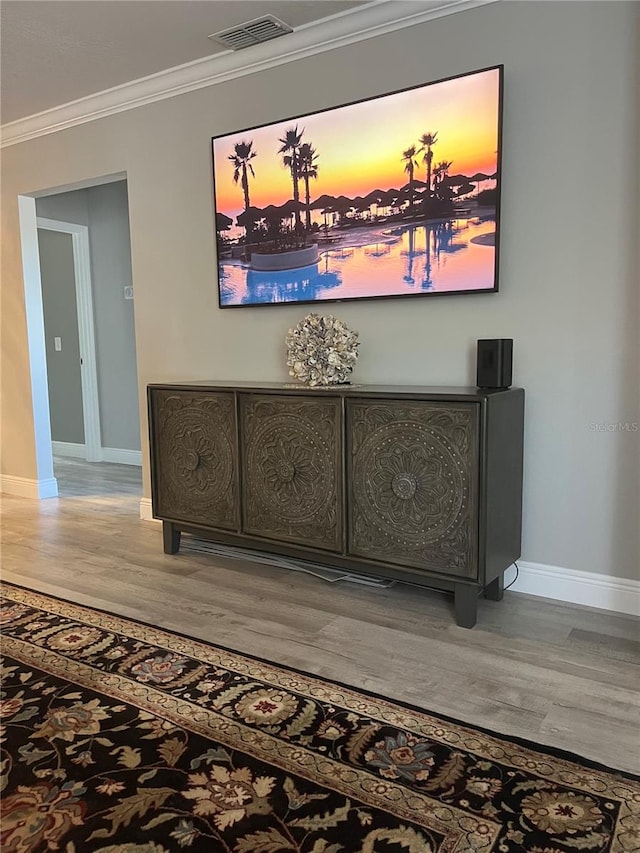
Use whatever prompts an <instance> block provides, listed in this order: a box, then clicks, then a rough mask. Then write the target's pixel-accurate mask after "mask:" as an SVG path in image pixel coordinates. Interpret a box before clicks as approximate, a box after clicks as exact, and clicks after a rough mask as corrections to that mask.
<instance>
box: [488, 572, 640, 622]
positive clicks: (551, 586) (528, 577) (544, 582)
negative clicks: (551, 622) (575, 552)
mask: <svg viewBox="0 0 640 853" xmlns="http://www.w3.org/2000/svg"><path fill="white" fill-rule="evenodd" d="M518 566H519V568H520V573H519V575H518V580H517V581H516V582H515V583H514V585H513V586H512V587H511V589H512V590H513V592H524V593H527V594H528V595H537V596H540V597H541V598H552V599H554V600H556V601H567V602H569V603H571V604H582V605H584V606H586V607H597V608H599V609H600V610H612V611H614V612H615V613H627V614H629V615H631V616H640V581H637V580H627V579H626V578H614V577H611V576H610V575H602V574H596V573H595V572H581V571H578V570H576V569H563V568H560V567H559V566H545V565H543V564H542V563H527V562H520V561H518ZM511 577H512V570H510V571H509V572H508V573H507V574H506V576H505V583H506V584H508V583H509V582H510V580H511Z"/></svg>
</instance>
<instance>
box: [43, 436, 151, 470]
mask: <svg viewBox="0 0 640 853" xmlns="http://www.w3.org/2000/svg"><path fill="white" fill-rule="evenodd" d="M51 448H52V450H53V452H54V454H55V455H56V456H73V457H74V458H75V459H86V458H87V448H86V447H85V446H84V444H74V443H73V442H71V441H52V442H51ZM98 456H99V459H97V460H96V461H97V462H117V463H118V464H119V465H142V451H141V450H125V449H123V448H121V447H101V448H98Z"/></svg>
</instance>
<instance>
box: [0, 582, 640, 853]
mask: <svg viewBox="0 0 640 853" xmlns="http://www.w3.org/2000/svg"><path fill="white" fill-rule="evenodd" d="M0 612H1V618H2V625H3V643H2V655H3V659H2V676H3V687H2V696H1V702H0V705H1V708H2V714H3V727H2V734H1V743H0V748H1V773H2V789H3V790H2V796H3V803H2V825H1V826H2V829H1V845H0V846H1V848H2V850H3V851H4V853H9V851H16V853H31V851H34V852H35V851H45V850H60V851H65V853H85V851H91V852H92V853H93V851H96V853H98V851H100V853H134V851H135V853H169V851H183V850H185V851H207V853H212V851H224V853H280V851H283V852H284V853H286V851H295V853H341V851H345V852H346V851H358V853H401V852H402V851H404V853H452V851H456V853H477V851H478V852H479V851H483V853H484V851H499V853H519V851H528V853H575V851H587V852H588V851H593V853H596V851H597V853H609V851H625V853H627V851H632V850H639V849H640V780H638V779H637V778H635V779H634V778H631V777H629V776H626V775H625V774H622V773H615V772H612V771H607V770H606V769H605V768H597V767H594V766H591V765H589V764H588V763H587V762H584V761H581V760H580V759H578V758H572V757H569V756H566V755H565V756H558V755H553V754H552V753H551V751H550V750H546V749H544V748H543V747H536V746H534V745H532V744H531V745H525V744H522V743H515V742H513V741H511V740H509V739H507V738H504V737H500V736H499V735H491V734H487V733H485V732H483V731H480V730H477V729H474V728H472V727H471V726H468V725H462V724H458V723H454V722H451V721H449V720H446V719H442V718H439V717H437V716H435V715H433V714H429V713H427V712H424V711H420V710H418V709H416V708H410V707H406V706H403V705H400V704H398V703H394V702H392V701H389V700H386V699H382V698H379V697H376V696H372V695H369V694H365V693H362V692H359V691H357V690H355V689H350V688H348V687H343V686H341V685H338V684H335V683H332V682H329V681H323V680H321V679H318V678H314V677H312V676H309V675H304V674H302V673H299V672H294V671H292V670H290V669H285V668H283V667H281V666H278V665H277V664H271V663H266V662H264V661H260V660H256V659H255V658H251V657H246V656H243V655H241V654H237V653H235V652H231V651H227V650H225V649H221V648H216V647H213V646H210V645H208V644H205V643H201V642H197V641H195V640H190V639H187V638H186V637H181V636H177V635H175V634H171V633H168V632H166V631H162V630H158V629H156V628H152V627H149V626H146V625H143V624H140V623H137V622H133V621H130V620H127V619H122V618H120V617H118V616H114V615H109V614H106V613H102V612H98V611H96V610H92V609H89V608H85V607H79V606H77V605H74V604H70V603H67V602H63V601H60V600H57V599H53V598H50V597H48V596H44V595H40V594H37V593H33V592H29V591H26V590H24V589H20V588H17V587H12V586H5V587H4V588H3V598H2V608H1V611H0Z"/></svg>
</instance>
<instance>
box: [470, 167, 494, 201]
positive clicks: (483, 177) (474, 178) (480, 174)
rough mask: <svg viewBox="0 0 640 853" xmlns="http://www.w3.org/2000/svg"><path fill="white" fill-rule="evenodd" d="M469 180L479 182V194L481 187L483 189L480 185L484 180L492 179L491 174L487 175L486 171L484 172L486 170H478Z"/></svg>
mask: <svg viewBox="0 0 640 853" xmlns="http://www.w3.org/2000/svg"><path fill="white" fill-rule="evenodd" d="M469 180H470V181H477V184H478V192H477V193H476V195H479V194H480V191H481V189H482V188H481V186H480V185H481V184H482V182H483V181H490V180H491V175H485V173H484V172H476V173H475V175H472V176H471V177H470V178H469Z"/></svg>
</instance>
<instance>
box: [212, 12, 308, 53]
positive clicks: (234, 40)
mask: <svg viewBox="0 0 640 853" xmlns="http://www.w3.org/2000/svg"><path fill="white" fill-rule="evenodd" d="M292 32H293V30H292V28H291V27H290V26H289V25H288V24H285V23H284V22H283V21H279V20H278V18H274V17H273V15H264V17H262V18H255V19H254V20H253V21H247V23H246V24H240V25H239V26H237V27H233V28H232V29H230V30H223V31H222V32H220V33H213V34H212V35H210V36H208V38H210V39H213V41H218V42H220V43H221V44H223V45H224V46H225V47H228V48H231V50H242V49H243V48H245V47H251V45H254V44H261V43H262V42H263V41H271V39H275V38H278V37H279V36H284V35H286V34H287V33H292Z"/></svg>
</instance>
